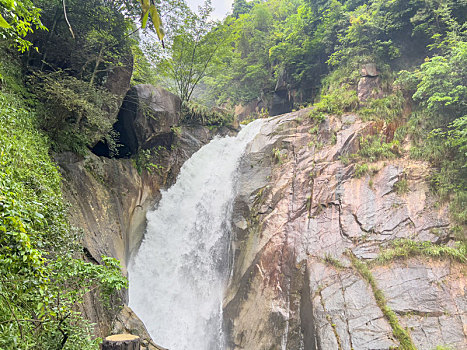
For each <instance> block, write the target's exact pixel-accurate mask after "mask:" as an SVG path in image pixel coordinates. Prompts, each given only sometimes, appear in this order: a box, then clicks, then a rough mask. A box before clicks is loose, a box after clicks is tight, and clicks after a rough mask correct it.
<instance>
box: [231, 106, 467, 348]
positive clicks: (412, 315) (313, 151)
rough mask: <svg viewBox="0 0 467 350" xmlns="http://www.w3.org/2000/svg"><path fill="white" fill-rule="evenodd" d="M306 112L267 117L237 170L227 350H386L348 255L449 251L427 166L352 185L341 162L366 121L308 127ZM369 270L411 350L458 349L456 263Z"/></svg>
mask: <svg viewBox="0 0 467 350" xmlns="http://www.w3.org/2000/svg"><path fill="white" fill-rule="evenodd" d="M308 113H309V110H301V111H298V112H294V113H289V114H286V115H283V116H279V117H276V118H273V119H270V120H269V121H268V122H266V123H265V125H264V126H263V128H262V130H261V133H260V135H258V136H257V138H256V139H255V140H254V141H253V142H252V144H251V145H250V148H249V152H248V154H247V155H246V156H245V157H244V159H243V160H242V162H241V164H240V170H241V176H240V178H239V188H238V194H237V198H236V201H235V203H234V215H233V223H234V225H233V227H234V238H233V243H232V248H233V260H234V261H233V266H234V267H233V274H232V278H231V281H230V285H229V287H228V290H227V294H226V297H225V300H224V318H225V328H226V330H227V332H228V349H291V350H292V349H294V350H296V349H313V350H323V349H349V350H350V349H355V350H356V349H392V348H397V347H398V346H399V340H398V339H397V338H396V336H395V335H394V333H393V326H392V325H391V324H390V322H389V321H388V319H387V318H386V317H385V315H384V313H383V311H382V310H381V307H380V306H378V302H377V300H376V298H375V293H374V290H373V289H372V288H371V286H370V285H369V283H368V281H367V279H366V278H364V277H363V276H362V275H361V274H360V273H359V272H358V271H357V269H355V268H354V267H353V265H352V263H351V260H350V258H349V256H350V255H352V256H354V257H355V258H357V259H359V260H360V261H364V262H371V261H373V260H374V259H375V258H376V257H377V256H378V255H379V254H380V252H381V249H383V248H384V247H387V246H388V245H389V244H390V243H391V242H393V241H394V240H397V239H401V238H405V239H411V240H414V241H430V242H432V243H441V242H442V243H447V244H449V242H450V240H451V238H450V236H449V235H450V234H449V232H450V228H451V223H450V222H449V220H448V217H449V215H448V211H447V205H443V204H440V203H437V201H436V199H435V198H433V197H432V195H431V194H430V190H429V187H428V184H427V180H426V179H427V177H428V175H429V173H430V171H431V169H430V168H429V167H428V165H427V164H426V163H423V162H418V161H413V160H409V159H405V158H400V159H395V160H391V161H379V162H375V163H373V164H370V165H371V171H370V172H369V173H368V174H364V175H362V176H361V177H359V178H358V177H357V176H356V175H355V171H356V165H355V164H347V163H346V162H343V161H341V160H340V159H343V158H341V157H344V158H345V156H348V155H350V154H353V153H356V152H357V151H358V150H359V147H360V144H359V140H360V137H361V136H366V135H369V134H371V133H373V132H374V130H375V128H377V126H376V125H375V123H374V122H362V121H361V120H359V119H358V118H357V117H356V116H354V115H347V116H344V117H342V118H339V119H338V118H334V117H329V118H327V119H326V120H325V121H324V122H322V123H320V124H315V122H313V121H312V120H310V119H309V118H308ZM316 125H318V132H317V133H316V134H311V133H310V132H309V130H310V129H311V128H312V127H315V126H316ZM399 182H404V184H405V185H406V189H405V190H404V191H401V190H398V188H400V187H398V185H397V184H398V183H399ZM369 266H370V272H371V274H372V275H373V278H374V280H375V281H376V284H377V285H378V288H379V289H381V291H382V292H383V293H384V295H385V297H386V303H387V306H389V307H390V308H391V309H392V310H393V311H394V312H395V314H396V316H397V319H398V321H399V323H400V324H401V325H402V327H405V328H406V329H407V331H408V333H409V335H410V337H411V339H412V342H413V343H414V344H415V345H416V347H417V348H419V349H428V350H429V349H434V348H435V347H436V346H438V345H440V346H451V347H453V348H455V349H467V342H466V335H467V327H466V326H465V325H466V324H467V323H466V315H467V308H466V298H465V292H466V279H465V268H464V267H463V266H461V265H460V264H459V263H456V262H451V261H434V260H429V259H428V258H423V257H412V258H410V259H407V260H405V261H395V262H388V263H386V264H385V265H378V264H371V265H369Z"/></svg>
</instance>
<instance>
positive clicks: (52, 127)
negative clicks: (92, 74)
mask: <svg viewBox="0 0 467 350" xmlns="http://www.w3.org/2000/svg"><path fill="white" fill-rule="evenodd" d="M32 86H33V87H34V88H35V91H36V96H37V97H38V98H40V99H41V101H42V104H43V106H44V115H43V117H42V118H41V127H42V128H43V129H44V130H46V131H47V133H48V134H49V135H50V137H51V139H52V141H53V147H54V150H56V151H73V152H75V153H80V154H85V153H86V151H87V147H92V146H94V145H95V144H96V143H97V142H98V141H100V140H102V139H104V138H106V140H107V142H108V144H109V145H111V146H113V148H114V149H115V141H114V139H113V137H112V136H113V135H112V134H110V132H111V130H112V125H113V123H114V122H115V120H113V119H114V118H115V116H116V111H117V108H118V106H117V97H116V96H114V95H112V94H111V93H110V92H108V91H107V90H105V89H102V88H97V87H93V86H89V85H88V84H87V83H86V82H84V81H83V80H79V79H77V78H74V77H72V76H69V75H67V74H66V73H64V72H61V71H58V72H54V73H48V74H47V73H36V74H35V76H34V79H33V80H32Z"/></svg>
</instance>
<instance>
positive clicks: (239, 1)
mask: <svg viewBox="0 0 467 350" xmlns="http://www.w3.org/2000/svg"><path fill="white" fill-rule="evenodd" d="M253 6H254V3H253V2H252V1H250V2H247V1H246V0H234V2H233V3H232V14H233V16H234V17H235V18H238V17H239V16H240V15H243V14H245V13H248V12H250V10H251V8H252V7H253Z"/></svg>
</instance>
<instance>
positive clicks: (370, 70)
mask: <svg viewBox="0 0 467 350" xmlns="http://www.w3.org/2000/svg"><path fill="white" fill-rule="evenodd" d="M360 75H361V76H362V77H377V76H378V75H379V72H378V70H377V69H376V64H375V63H366V64H364V65H363V66H362V69H361V71H360Z"/></svg>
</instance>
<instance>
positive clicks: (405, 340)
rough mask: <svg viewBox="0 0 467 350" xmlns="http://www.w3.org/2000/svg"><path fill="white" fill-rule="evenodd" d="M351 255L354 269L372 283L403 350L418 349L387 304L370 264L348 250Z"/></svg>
mask: <svg viewBox="0 0 467 350" xmlns="http://www.w3.org/2000/svg"><path fill="white" fill-rule="evenodd" d="M347 255H348V256H349V257H350V261H351V262H352V266H353V267H354V269H355V270H356V271H357V272H358V273H360V275H361V276H362V277H363V278H364V279H365V280H366V281H367V282H368V284H369V285H370V287H371V289H372V291H373V294H374V296H375V299H376V304H377V305H378V307H379V308H380V309H381V311H382V312H383V314H384V317H385V318H386V319H387V320H388V322H389V325H390V326H391V328H392V333H393V334H394V337H395V338H396V339H397V340H398V341H399V343H400V349H401V350H417V348H416V347H415V345H414V343H413V342H412V339H411V338H410V334H409V332H408V331H407V330H406V329H404V328H403V327H402V326H401V324H400V323H399V319H398V318H397V315H396V313H395V312H394V311H392V310H391V308H390V307H389V306H388V305H387V301H386V297H385V296H384V293H383V291H382V290H381V289H379V287H378V284H377V282H376V279H375V278H374V277H373V274H372V273H371V270H370V269H369V267H368V265H367V264H366V263H365V262H363V261H361V260H359V259H358V258H357V257H356V256H355V255H353V253H352V252H350V251H349V252H348V254H347Z"/></svg>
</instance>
